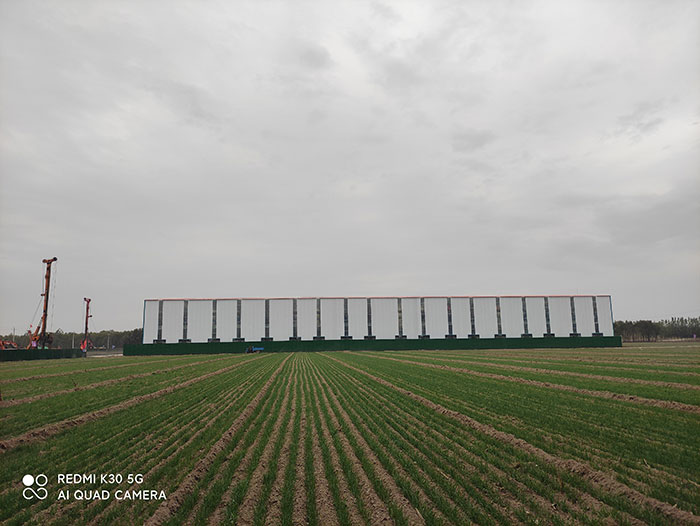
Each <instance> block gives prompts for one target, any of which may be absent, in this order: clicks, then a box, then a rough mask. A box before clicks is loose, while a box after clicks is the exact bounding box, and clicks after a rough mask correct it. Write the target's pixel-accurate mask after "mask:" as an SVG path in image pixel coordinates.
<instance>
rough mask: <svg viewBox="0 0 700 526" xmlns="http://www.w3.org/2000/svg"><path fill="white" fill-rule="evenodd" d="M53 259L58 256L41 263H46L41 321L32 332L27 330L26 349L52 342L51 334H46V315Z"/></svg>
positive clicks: (49, 344) (56, 259)
mask: <svg viewBox="0 0 700 526" xmlns="http://www.w3.org/2000/svg"><path fill="white" fill-rule="evenodd" d="M54 261H58V258H51V259H44V260H42V263H46V276H45V278H44V293H43V294H42V296H43V297H44V311H43V313H42V314H41V323H40V324H39V325H38V326H37V328H36V330H35V331H34V332H33V333H32V332H31V329H30V330H29V336H30V338H29V345H27V349H32V348H35V349H36V348H38V349H43V348H46V347H51V344H52V343H53V336H51V335H50V334H46V317H47V314H48V312H49V284H50V283H51V264H52V263H53V262H54Z"/></svg>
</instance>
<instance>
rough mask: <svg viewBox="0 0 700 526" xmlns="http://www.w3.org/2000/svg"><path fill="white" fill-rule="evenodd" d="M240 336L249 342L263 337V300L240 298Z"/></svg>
mask: <svg viewBox="0 0 700 526" xmlns="http://www.w3.org/2000/svg"><path fill="white" fill-rule="evenodd" d="M241 337H242V338H243V339H244V340H246V341H250V342H256V341H260V340H262V339H263V338H264V337H265V300H258V299H253V300H248V299H246V300H241Z"/></svg>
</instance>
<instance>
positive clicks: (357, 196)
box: [0, 0, 700, 334]
mask: <svg viewBox="0 0 700 526" xmlns="http://www.w3.org/2000/svg"><path fill="white" fill-rule="evenodd" d="M699 228H700V2H698V1H681V0H671V1H668V0H660V1H654V2H652V1H644V0H631V1H617V0H616V1H607V0H606V1H595V0H594V1H591V0H586V1H558V0H557V1H555V0H552V1H541V2H521V1H517V2H505V1H481V2H470V1H465V0H455V1H434V2H425V1H415V2H411V1H407V0H401V1H397V2H380V1H376V2H373V1H352V2H334V1H330V2H328V1H326V2H304V1H297V2H289V1H284V2H281V1H280V2H277V1H251V2H241V1H233V2H229V1H220V2H216V1H206V2H203V1H191V2H190V1H173V0H168V1H155V0H149V1H146V2H144V1H136V0H134V1H118V0H115V1H109V2H91V1H88V0H84V1H70V0H61V1H59V2H47V1H43V2H35V1H30V0H0V333H5V334H6V333H9V332H11V331H12V329H13V328H14V329H15V331H16V332H17V333H20V332H24V331H26V330H27V328H28V326H29V323H30V322H32V315H33V313H34V312H35V309H36V307H37V305H38V303H39V301H40V300H41V298H40V294H41V292H42V280H43V275H44V265H43V264H42V262H41V260H42V259H43V258H50V257H53V256H56V257H58V263H57V264H56V266H55V270H56V274H57V275H56V281H55V295H54V301H53V304H54V310H53V312H52V313H51V314H50V320H49V321H50V328H51V329H53V330H56V329H57V328H62V329H63V330H66V331H68V330H78V331H79V330H81V328H82V323H83V312H84V310H83V309H84V306H83V297H84V296H88V297H90V298H92V310H93V313H94V318H93V320H92V327H93V328H94V329H95V330H100V329H108V328H114V329H131V328H135V327H140V326H141V321H142V309H143V300H144V299H145V298H158V297H241V296H243V297H250V296H261V297H265V296H328V295H333V296H334V295H338V296H344V295H353V296H362V295H423V294H425V295H440V294H445V295H485V294H517V295H519V294H569V293H581V294H585V293H609V294H612V297H613V308H614V315H615V318H616V319H640V318H651V319H660V318H665V317H671V316H699V315H700V234H699V233H698V232H699ZM37 317H38V314H37ZM37 317H35V318H33V320H34V323H36V320H37Z"/></svg>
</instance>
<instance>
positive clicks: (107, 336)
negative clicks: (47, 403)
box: [0, 329, 143, 349]
mask: <svg viewBox="0 0 700 526" xmlns="http://www.w3.org/2000/svg"><path fill="white" fill-rule="evenodd" d="M52 334H53V344H52V345H51V346H52V347H55V348H58V347H60V348H61V349H71V348H78V347H80V342H82V341H83V337H84V335H85V334H84V333H80V332H63V331H62V330H61V329H57V330H56V331H55V332H53V333H52ZM142 337H143V329H133V330H131V331H100V332H91V333H90V340H91V341H92V344H93V345H94V346H95V347H104V348H105V349H112V348H113V347H114V348H115V349H121V348H123V347H124V344H125V343H141V341H142ZM0 338H1V339H3V340H10V341H11V340H12V335H11V334H8V335H6V336H0ZM14 339H15V342H17V345H19V347H20V348H24V347H26V346H27V345H28V344H29V335H27V334H22V335H19V334H17V335H15V337H14Z"/></svg>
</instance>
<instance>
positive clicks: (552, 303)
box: [549, 297, 572, 337]
mask: <svg viewBox="0 0 700 526" xmlns="http://www.w3.org/2000/svg"><path fill="white" fill-rule="evenodd" d="M549 321H550V323H551V327H552V332H553V333H554V335H555V336H562V337H563V336H569V334H571V332H572V327H571V298H568V297H556V298H549Z"/></svg>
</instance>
